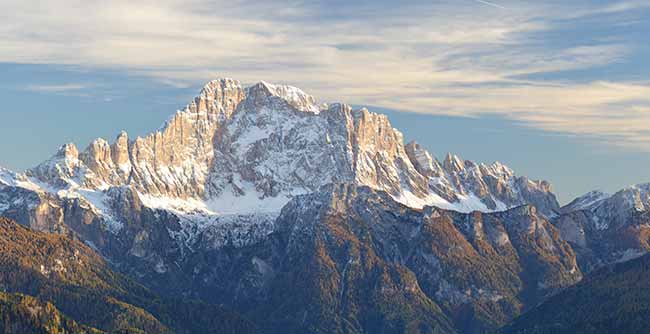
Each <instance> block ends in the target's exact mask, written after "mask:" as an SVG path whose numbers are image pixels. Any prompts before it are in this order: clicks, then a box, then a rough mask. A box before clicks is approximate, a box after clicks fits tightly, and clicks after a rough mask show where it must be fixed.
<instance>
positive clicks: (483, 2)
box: [474, 0, 506, 9]
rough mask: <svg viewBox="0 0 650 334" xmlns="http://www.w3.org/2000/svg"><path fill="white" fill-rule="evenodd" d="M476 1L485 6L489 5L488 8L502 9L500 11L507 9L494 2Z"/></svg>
mask: <svg viewBox="0 0 650 334" xmlns="http://www.w3.org/2000/svg"><path fill="white" fill-rule="evenodd" d="M474 1H476V2H478V3H482V4H484V5H488V6H492V7H496V8H500V9H506V7H503V6H501V5H498V4H496V3H494V2H490V1H485V0H474Z"/></svg>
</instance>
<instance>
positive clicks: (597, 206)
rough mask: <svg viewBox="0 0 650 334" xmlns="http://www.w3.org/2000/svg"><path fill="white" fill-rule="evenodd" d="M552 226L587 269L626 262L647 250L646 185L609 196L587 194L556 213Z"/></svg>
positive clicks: (649, 195) (649, 199) (649, 202)
mask: <svg viewBox="0 0 650 334" xmlns="http://www.w3.org/2000/svg"><path fill="white" fill-rule="evenodd" d="M560 212H561V214H560V215H559V216H557V217H556V219H555V221H554V224H555V225H556V226H557V227H558V228H559V229H560V231H561V233H562V236H563V238H564V239H565V240H567V241H569V242H570V243H571V245H572V246H573V248H574V249H575V250H576V253H577V254H578V258H579V261H580V263H581V268H583V269H584V270H591V269H592V268H595V267H599V266H602V265H605V264H609V263H613V262H621V261H626V260H629V259H632V258H635V257H638V256H640V255H643V254H645V253H647V252H648V251H649V250H650V184H640V185H635V186H631V187H628V188H625V189H622V190H620V191H618V192H617V193H615V194H613V195H609V194H605V193H602V192H597V191H595V192H590V193H587V194H586V195H584V196H581V197H579V198H577V199H575V200H574V201H572V202H571V203H569V204H568V205H566V206H565V207H563V208H562V209H561V210H560Z"/></svg>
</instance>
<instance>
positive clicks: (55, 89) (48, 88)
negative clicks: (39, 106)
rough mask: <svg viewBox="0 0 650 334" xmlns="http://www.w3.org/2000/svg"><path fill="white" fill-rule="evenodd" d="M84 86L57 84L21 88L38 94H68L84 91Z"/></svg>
mask: <svg viewBox="0 0 650 334" xmlns="http://www.w3.org/2000/svg"><path fill="white" fill-rule="evenodd" d="M86 88H87V87H86V86H85V85H81V84H59V85H28V86H25V87H23V89H24V90H27V91H32V92H39V93H68V92H78V91H80V90H83V89H86Z"/></svg>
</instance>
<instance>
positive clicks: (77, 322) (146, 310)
mask: <svg viewBox="0 0 650 334" xmlns="http://www.w3.org/2000/svg"><path fill="white" fill-rule="evenodd" d="M0 251H1V252H2V255H3V256H2V257H1V258H0V287H1V290H2V291H3V295H2V299H1V300H0V305H2V306H0V307H2V308H3V309H6V313H5V311H3V312H2V317H3V318H4V319H5V326H6V327H5V329H6V330H7V331H8V332H9V333H11V332H12V331H11V328H13V327H12V326H14V325H21V326H22V325H24V326H25V328H31V329H30V330H33V331H35V332H39V330H40V329H39V328H46V329H47V328H50V329H48V331H47V333H52V332H54V331H55V329H54V328H58V329H60V330H63V329H66V331H73V332H74V331H78V332H84V331H86V330H87V331H90V332H92V331H91V330H90V328H96V329H99V330H102V331H106V332H129V333H140V332H144V333H193V332H197V331H198V332H203V333H208V332H210V331H216V332H219V333H227V332H230V333H244V332H249V333H252V332H253V331H254V327H252V325H251V324H250V323H249V322H247V321H246V320H244V319H242V318H240V317H238V316H237V315H235V314H233V313H231V312H228V311H226V310H223V309H222V308H220V307H216V306H210V305H206V304H202V303H198V302H189V301H183V302H180V301H166V300H162V299H160V298H159V297H158V296H157V295H155V294H154V293H152V292H151V291H149V290H148V289H147V288H145V287H144V286H142V285H140V284H138V283H136V282H135V281H133V280H132V279H129V278H127V277H125V276H123V275H121V274H118V273H116V272H114V271H113V270H112V269H111V268H109V266H108V264H107V263H106V262H105V261H104V259H103V258H101V257H100V256H98V255H97V254H95V253H94V252H93V251H92V250H91V249H90V248H89V247H87V246H85V245H84V244H82V243H80V242H78V241H74V240H71V239H69V238H67V237H65V236H61V235H58V234H46V233H40V232H35V231H32V230H30V229H28V228H26V227H23V226H21V225H18V224H16V223H15V222H13V221H10V220H8V219H5V218H0ZM19 294H20V295H19ZM22 294H24V295H22ZM26 312H27V313H26ZM62 313H63V314H65V316H63V315H62ZM68 317H69V318H68ZM85 325H88V326H89V327H86V326H85ZM19 332H23V331H22V330H21V331H19ZM25 332H26V331H25Z"/></svg>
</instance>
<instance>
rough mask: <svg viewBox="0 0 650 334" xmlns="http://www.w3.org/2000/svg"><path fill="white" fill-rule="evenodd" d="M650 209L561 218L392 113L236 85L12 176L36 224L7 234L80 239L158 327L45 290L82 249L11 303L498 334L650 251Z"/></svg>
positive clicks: (522, 180)
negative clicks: (141, 132) (436, 147)
mask: <svg viewBox="0 0 650 334" xmlns="http://www.w3.org/2000/svg"><path fill="white" fill-rule="evenodd" d="M649 211H650V185H647V184H646V185H637V186H632V187H629V188H626V189H623V190H621V191H619V192H617V193H616V194H614V195H609V194H604V193H601V192H590V193H588V194H586V195H584V196H581V197H579V198H577V199H575V200H574V201H572V202H571V203H570V204H568V205H566V206H563V207H561V206H560V205H559V203H558V201H557V199H556V197H555V195H554V194H553V192H552V187H551V185H550V183H549V182H547V181H536V180H530V179H529V178H527V177H525V176H519V175H517V174H516V173H515V172H514V171H513V170H512V169H510V168H509V167H507V166H505V165H503V164H501V163H499V162H494V163H492V164H484V163H477V162H473V161H467V160H463V159H461V158H460V157H458V156H456V155H453V154H448V155H447V156H445V157H444V159H441V160H438V159H436V158H435V157H433V155H432V154H431V153H430V152H428V151H427V150H426V149H424V148H423V147H422V146H421V145H419V144H418V143H416V142H410V143H404V140H403V135H402V133H400V132H399V131H398V130H396V129H394V128H393V127H392V126H391V124H390V122H389V120H388V118H387V117H386V116H385V115H381V114H376V113H372V112H370V111H368V110H367V109H365V108H361V109H354V108H352V107H351V106H349V105H346V104H342V103H332V104H326V103H320V102H318V101H317V100H316V98H314V97H312V96H310V95H308V94H306V93H304V92H303V91H302V90H300V89H298V88H295V87H291V86H285V85H273V84H269V83H266V82H260V83H257V84H255V85H252V86H249V87H244V86H242V85H241V84H240V83H239V82H238V81H236V80H233V79H218V80H214V81H211V82H209V83H207V84H206V85H205V86H204V87H203V89H202V90H201V91H200V93H199V95H198V96H197V97H196V98H194V99H193V100H192V101H191V102H190V103H189V104H188V105H187V106H186V107H185V108H184V109H182V110H179V111H178V112H176V113H175V114H174V115H173V116H172V117H170V118H169V120H168V121H167V122H165V124H163V126H162V127H161V128H159V129H158V130H156V131H154V132H152V133H151V134H148V135H146V136H144V137H136V138H135V139H133V138H130V137H129V135H128V134H127V133H126V132H121V133H120V134H119V135H117V137H116V138H115V140H113V141H112V142H109V141H107V140H105V139H97V140H94V141H93V142H92V143H91V144H90V145H88V147H86V148H85V149H83V150H79V149H78V148H77V147H76V146H75V145H74V144H65V145H63V146H61V148H60V149H59V150H58V152H56V153H55V154H54V155H53V156H52V157H51V158H49V159H47V160H45V161H44V162H43V163H41V164H39V165H37V166H35V167H34V168H31V169H28V170H26V171H24V172H14V171H10V170H7V169H1V168H0V215H1V216H4V217H7V218H9V219H11V220H13V221H15V222H17V223H18V224H20V225H22V226H26V227H29V228H31V229H32V230H33V231H31V232H30V231H27V230H24V229H23V228H22V227H18V226H14V224H13V223H12V222H10V221H8V220H7V221H3V222H2V224H3V226H5V225H6V226H10V228H7V227H5V229H6V230H5V231H3V234H6V235H12V234H21V233H23V234H25V233H37V234H38V233H46V234H38V237H39V238H44V240H45V241H43V244H46V245H49V246H48V247H51V248H52V249H57V250H58V251H57V252H61V251H65V250H66V249H65V247H64V245H62V244H61V242H60V240H58V239H56V238H66V240H71V241H70V242H72V243H74V244H75V245H76V247H77V248H76V249H75V252H76V251H77V250H79V251H80V252H82V251H83V252H84V254H88V255H87V256H88V259H89V260H85V261H84V263H87V264H88V263H91V264H92V265H91V267H93V268H95V269H93V270H100V269H101V270H102V272H107V273H110V274H106V275H109V276H111V277H123V278H120V279H119V280H112V281H107V282H105V283H102V284H100V285H104V286H106V287H107V288H106V289H108V290H106V291H114V290H119V291H122V295H120V296H114V297H112V298H114V299H115V301H114V302H112V301H111V302H110V303H107V304H108V305H113V304H115V303H121V304H120V305H122V304H124V305H127V306H125V307H124V308H125V309H135V310H138V311H137V313H138V314H139V316H138V317H136V316H133V315H128V316H123V317H122V318H123V319H126V320H125V321H124V323H122V324H113V323H107V322H106V321H105V320H101V319H96V317H97V315H93V314H84V313H79V312H77V311H76V310H75V309H71V307H73V306H71V304H74V303H75V302H76V301H77V299H71V298H72V297H69V296H67V295H65V294H64V295H59V294H54V293H52V292H43V291H52V290H56V291H59V290H58V289H59V288H56V289H55V288H53V287H52V286H57V287H58V286H60V284H62V283H56V284H54V283H52V281H53V280H54V281H56V282H58V281H57V279H59V278H58V276H63V278H66V274H61V272H60V271H57V270H58V269H57V268H73V267H70V266H71V265H72V264H71V263H72V262H74V261H77V260H76V258H75V257H74V256H68V255H66V256H64V258H65V260H63V259H61V264H60V265H59V262H54V263H52V262H51V261H52V257H51V256H49V255H48V256H45V257H38V256H36V255H29V256H27V258H29V259H30V261H32V262H33V263H34V264H33V266H32V267H34V268H37V269H38V266H39V265H40V266H42V268H45V269H43V270H40V271H39V270H32V271H31V272H30V274H29V275H33V276H30V277H38V279H40V280H43V281H44V282H49V283H47V284H45V283H44V284H45V285H44V286H45V287H43V288H39V289H37V290H33V289H32V290H30V289H28V288H26V287H21V286H14V285H7V284H8V283H6V282H5V281H7V280H10V278H6V277H5V278H3V279H2V280H0V284H3V286H5V287H6V286H11V287H10V288H5V289H4V291H5V292H4V294H6V296H3V297H2V298H3V299H0V300H2V301H3V304H0V305H4V304H7V305H14V306H12V308H13V309H20V307H17V306H15V305H23V306H21V307H26V306H24V305H31V304H34V305H39V306H38V307H40V308H41V309H47V310H48V314H50V315H51V316H52V317H55V318H56V319H58V320H57V323H58V324H64V325H65V324H68V325H65V326H72V327H74V326H77V327H79V328H89V329H88V330H90V329H92V330H97V331H111V330H115V329H118V328H121V327H120V326H122V327H124V328H129V326H131V327H132V328H133V329H137V330H144V331H145V332H151V331H153V332H164V331H171V332H179V333H182V332H184V331H188V330H190V329H188V327H187V319H182V317H181V319H174V317H173V316H171V315H170V314H173V313H175V312H173V311H169V306H165V305H167V304H166V303H167V302H166V300H182V301H183V303H189V304H188V305H191V306H187V307H186V308H184V310H185V311H184V312H176V313H179V314H180V315H181V316H182V315H183V314H188V313H191V312H194V311H188V310H190V309H191V307H195V308H198V307H199V306H197V305H201V307H200V308H201V309H202V310H206V311H201V312H206V313H205V315H204V316H203V318H205V317H212V316H211V314H216V316H214V317H216V318H217V319H226V320H224V322H221V324H225V325H222V326H225V327H223V328H224V329H223V330H221V331H219V329H218V328H217V329H215V330H217V331H216V332H219V333H222V332H225V331H227V330H231V329H232V328H240V329H242V328H244V329H245V330H249V331H260V332H269V333H286V332H289V333H403V332H408V333H486V332H490V331H494V330H496V329H498V328H499V327H501V326H503V325H505V324H507V323H508V322H510V321H511V320H513V319H514V318H515V317H517V316H519V315H520V314H522V313H524V312H526V311H528V310H531V309H533V308H534V307H535V306H536V305H539V304H540V303H543V302H544V301H546V300H549V298H551V299H552V298H553V297H552V296H554V295H556V294H558V293H562V291H564V290H565V289H568V288H570V287H571V286H574V285H575V284H577V283H578V282H580V281H581V280H582V279H583V276H585V275H589V273H591V272H597V271H598V270H601V269H600V268H602V267H608V266H609V265H611V264H614V263H618V262H624V261H628V260H630V259H634V258H636V257H639V256H641V255H643V254H645V253H646V252H647V251H648V250H649V249H650V233H648V231H650V230H649V229H648V227H649V226H650V225H649V223H650V219H649V218H650V214H649V213H648V212H649ZM49 235H53V237H48V236H49ZM54 236H56V237H54ZM30 238H32V237H30ZM33 238H37V237H36V236H34V237H33ZM50 239H52V240H50ZM55 239H56V240H55ZM22 242H23V243H22V244H21V241H20V240H14V239H12V238H9V239H8V240H7V241H6V245H5V247H6V248H7V249H13V248H16V249H20V248H21V247H23V248H24V247H28V246H29V245H28V243H25V242H24V240H23V241H22ZM62 247H63V250H59V249H61V248H62ZM29 254H31V253H29ZM16 261H17V262H16V263H18V262H21V261H22V260H21V261H18V260H16ZM71 261H72V262H71ZM19 270H24V268H22V267H21V268H20V269H18V267H16V265H15V264H14V265H13V267H11V271H19ZM84 270H89V268H78V267H74V269H69V272H70V273H73V272H74V273H77V272H79V273H80V274H79V275H83V274H81V273H84V272H85V271H84ZM53 272H55V274H52V273H53ZM52 276H57V277H56V278H52ZM129 277H131V278H129ZM33 279H36V278H33ZM66 279H67V278H66ZM122 279H123V280H124V281H122ZM126 281H128V284H127V283H124V282H126ZM75 284H76V283H75ZM125 285H126V286H129V288H128V289H127V288H122V287H123V286H125ZM65 286H67V285H65ZM75 286H76V285H75ZM93 286H94V284H93ZM118 287H119V289H118ZM111 289H112V290H111ZM64 290H65V289H64ZM132 290H134V291H137V293H136V292H134V293H133V294H129V293H126V294H124V293H125V292H124V291H127V292H128V291H132ZM17 294H25V295H26V296H22V295H17ZM108 295H110V294H108ZM30 296H31V297H30ZM77 296H79V295H77ZM33 297H36V298H37V299H35V300H32V299H29V298H33ZM127 297H128V298H127ZM120 298H125V299H120ZM150 299H155V300H162V301H161V302H160V303H158V304H156V305H150V304H151V302H148V301H147V300H150ZM132 300H136V301H138V303H133V302H130V301H132ZM194 301H196V302H194ZM48 302H50V303H51V305H50V304H47V303H48ZM39 303H40V304H39ZM111 303H113V304H111ZM48 305H50V306H48ZM181 305H185V304H182V303H181ZM192 310H194V309H192ZM59 311H61V312H63V313H64V314H65V315H58V313H57V312H59ZM86 311H87V310H86ZM107 312H118V311H115V310H109V311H107ZM120 312H122V311H120ZM124 312H126V311H124ZM134 312H135V311H134ZM170 312H171V313H170ZM210 312H213V313H210ZM23 313H24V312H23ZM59 313H60V312H59ZM112 314H114V313H112ZM143 314H144V315H143ZM94 317H95V318H94ZM145 318H146V319H149V320H147V321H149V324H144V323H143V320H141V319H145ZM61 319H68V320H65V321H63V320H61ZM133 319H136V320H133ZM246 319H250V320H246ZM25 321H27V322H29V321H28V319H27V320H25ZM60 326H63V325H60ZM146 326H157V327H146ZM197 326H200V322H198V324H197ZM237 326H239V327H237ZM75 328H76V327H75ZM147 328H149V329H148V330H147ZM152 328H155V329H152ZM201 328H202V329H194V330H195V331H199V332H201V331H205V330H206V329H205V328H209V326H208V327H201Z"/></svg>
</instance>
